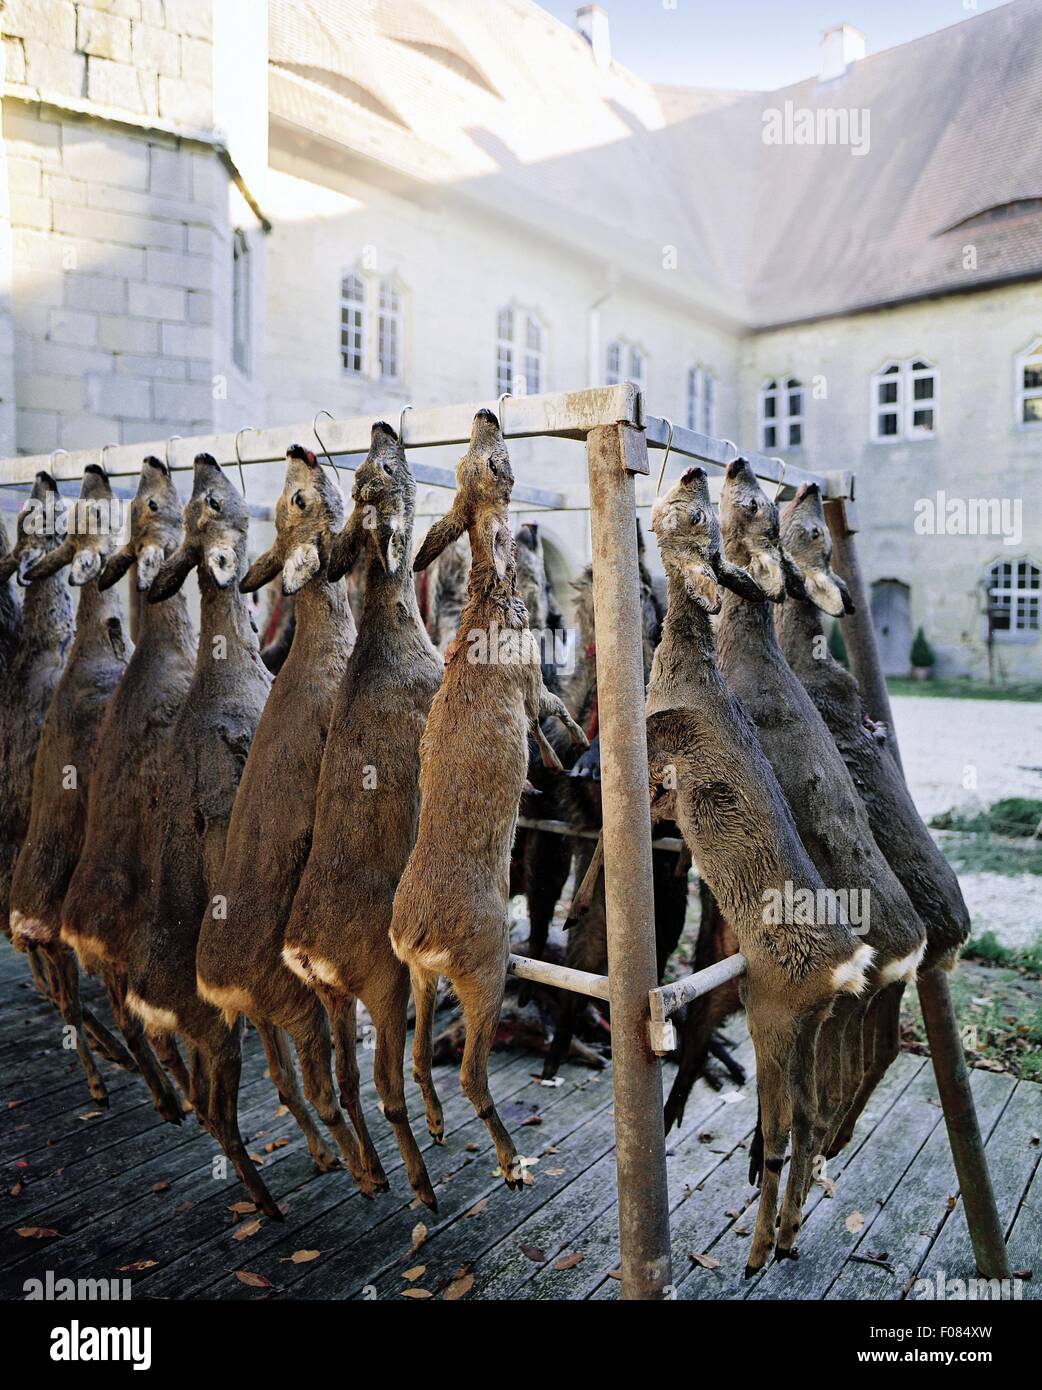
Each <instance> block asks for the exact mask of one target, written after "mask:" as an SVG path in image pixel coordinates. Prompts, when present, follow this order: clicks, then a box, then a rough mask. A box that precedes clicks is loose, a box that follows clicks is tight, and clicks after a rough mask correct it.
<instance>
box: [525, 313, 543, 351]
mask: <svg viewBox="0 0 1042 1390" xmlns="http://www.w3.org/2000/svg"><path fill="white" fill-rule="evenodd" d="M525 345H526V346H527V347H528V348H530V349H531V350H532V351H533V352H541V351H542V347H543V330H542V326H541V325H540V323H539V320H538V319H537V318H532V317H531V316H529V319H528V323H527V325H526V327H525Z"/></svg>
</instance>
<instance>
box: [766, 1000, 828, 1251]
mask: <svg viewBox="0 0 1042 1390" xmlns="http://www.w3.org/2000/svg"><path fill="white" fill-rule="evenodd" d="M827 1016H828V1009H827V1008H826V1009H824V1010H819V1011H818V1012H816V1013H813V1014H810V1015H808V1016H807V1017H806V1018H803V1019H801V1020H800V1024H799V1032H798V1033H797V1035H796V1046H795V1048H794V1049H793V1053H792V1066H791V1068H790V1071H789V1086H790V1090H791V1095H792V1146H791V1150H790V1154H789V1177H788V1181H787V1182H786V1184H785V1197H784V1199H783V1201H782V1207H781V1222H780V1226H779V1231H778V1247H777V1250H776V1251H775V1258H776V1259H779V1260H784V1259H786V1258H790V1259H795V1258H796V1250H795V1248H794V1242H795V1240H796V1233H797V1232H798V1231H799V1229H800V1219H801V1217H802V1215H803V1200H804V1196H805V1194H806V1192H807V1189H808V1188H809V1186H810V1179H811V1171H812V1161H813V1157H814V1121H815V1117H816V1115H817V1110H818V1105H817V1102H818V1096H817V1084H816V1058H817V1055H818V1040H819V1036H820V1033H821V1028H822V1024H823V1023H824V1022H825V1020H826V1018H827Z"/></svg>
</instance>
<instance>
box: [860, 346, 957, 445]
mask: <svg viewBox="0 0 1042 1390" xmlns="http://www.w3.org/2000/svg"><path fill="white" fill-rule="evenodd" d="M917 362H919V363H922V366H916V363H917ZM927 378H929V379H930V380H931V381H932V382H933V393H932V395H930V396H929V397H927V398H925V399H923V400H918V401H917V400H916V398H915V387H916V383H917V382H919V381H924V380H926V379H927ZM940 382H941V374H940V372H939V371H938V369H937V366H936V364H935V363H933V362H930V361H929V360H928V359H927V358H925V357H922V356H916V357H907V358H905V359H904V360H903V361H901V360H900V359H898V358H896V357H891V358H888V359H887V360H886V361H885V362H884V363H883V364H882V365H881V366H880V367H878V368H877V369H876V371H874V372H873V373H872V378H871V381H870V382H869V397H868V400H869V423H868V427H869V437H870V438H871V440H872V442H873V444H898V443H915V442H917V441H919V440H923V439H936V438H937V426H938V420H939V418H940V417H939V408H940V396H941V392H940ZM890 384H894V385H896V387H897V399H896V401H887V402H881V401H880V399H879V388H880V387H881V386H883V385H890ZM917 410H929V411H931V412H932V413H933V425H932V426H931V427H930V428H929V429H927V428H926V427H925V426H923V425H916V424H915V423H914V421H915V413H916V411H917ZM882 415H893V416H894V417H895V418H896V420H897V431H896V433H894V434H884V433H883V432H882V431H881V430H880V428H879V420H880V417H881V416H882Z"/></svg>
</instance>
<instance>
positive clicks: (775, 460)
mask: <svg viewBox="0 0 1042 1390" xmlns="http://www.w3.org/2000/svg"><path fill="white" fill-rule="evenodd" d="M771 462H772V463H780V464H781V477H780V478H779V479H778V486H777V487H776V488H775V489H774V500H775V502H777V500H778V498H779V497H780V496H781V490H782V488H783V487H784V486H785V460H784V459H782V458H777V457H772V459H771Z"/></svg>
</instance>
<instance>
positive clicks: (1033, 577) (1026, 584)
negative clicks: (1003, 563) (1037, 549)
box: [1017, 560, 1039, 589]
mask: <svg viewBox="0 0 1042 1390" xmlns="http://www.w3.org/2000/svg"><path fill="white" fill-rule="evenodd" d="M1017 583H1018V584H1019V585H1020V587H1021V588H1022V589H1037V588H1038V586H1039V570H1038V568H1037V567H1036V566H1035V565H1033V564H1031V562H1030V561H1028V560H1021V562H1020V564H1019V565H1018V566H1017Z"/></svg>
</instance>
